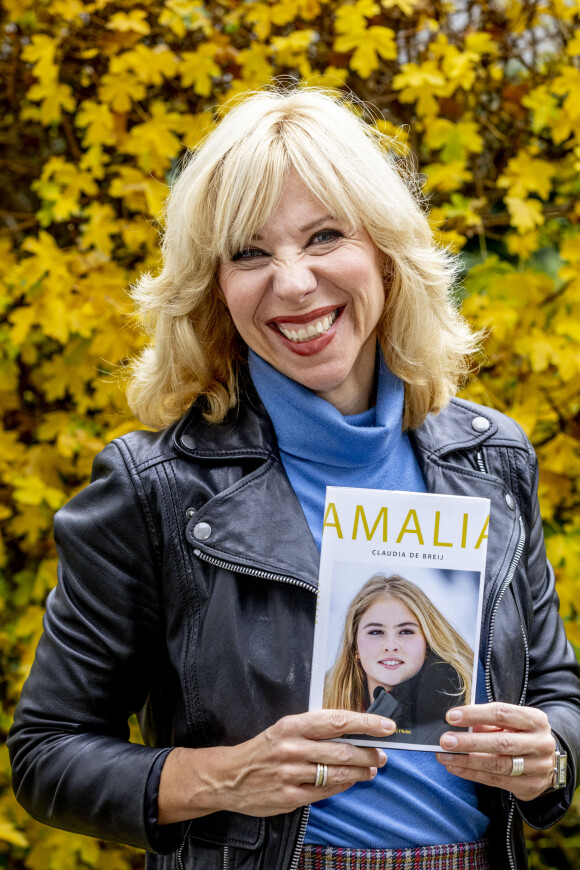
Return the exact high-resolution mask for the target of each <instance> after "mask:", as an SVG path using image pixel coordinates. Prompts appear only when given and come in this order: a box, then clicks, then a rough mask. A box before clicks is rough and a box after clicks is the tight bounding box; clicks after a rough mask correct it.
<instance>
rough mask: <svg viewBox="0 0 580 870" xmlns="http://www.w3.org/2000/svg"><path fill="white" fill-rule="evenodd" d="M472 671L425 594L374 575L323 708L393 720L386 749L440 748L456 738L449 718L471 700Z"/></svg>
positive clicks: (349, 625)
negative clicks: (393, 745)
mask: <svg viewBox="0 0 580 870" xmlns="http://www.w3.org/2000/svg"><path fill="white" fill-rule="evenodd" d="M387 655H388V656H389V658H387ZM473 664H474V659H473V651H472V650H471V649H470V647H469V645H468V644H467V643H466V642H465V640H464V639H463V637H462V636H461V635H460V634H459V632H458V631H456V630H455V629H454V628H453V626H452V625H451V624H450V623H449V622H448V621H447V620H446V619H445V617H444V616H443V615H442V614H441V613H440V612H439V610H438V609H437V608H436V607H435V606H434V604H433V602H432V601H431V600H430V599H429V598H428V597H427V595H425V593H424V592H423V590H422V589H421V588H420V587H419V586H417V585H415V583H412V582H411V581H410V580H407V579H405V578H404V577H399V576H398V575H396V574H393V575H392V576H390V577H385V576H384V575H382V574H376V575H375V576H374V577H371V578H370V580H367V582H366V583H365V584H364V586H363V587H362V588H361V589H360V590H359V591H358V593H357V594H356V595H355V597H354V598H353V600H352V601H351V603H350V605H349V608H348V610H347V613H346V618H345V625H344V631H343V635H342V641H341V646H340V650H339V653H338V657H337V660H336V662H335V664H334V666H333V668H332V669H331V670H330V671H329V673H328V674H327V677H326V680H325V690H324V703H323V706H324V707H325V708H326V709H329V710H333V709H337V710H359V711H362V710H367V711H368V712H369V713H375V714H377V715H381V716H387V717H388V718H390V719H393V720H394V721H395V722H396V723H397V730H396V732H395V733H394V734H393V735H391V737H388V738H386V740H385V743H387V744H388V743H390V742H397V743H414V744H429V743H435V744H437V745H438V744H439V739H440V737H442V736H443V734H444V732H445V731H448V730H450V726H449V725H447V724H446V722H445V714H446V713H447V711H448V710H449V709H451V707H454V706H456V705H460V704H465V703H466V701H468V700H470V699H471V683H472V673H473Z"/></svg>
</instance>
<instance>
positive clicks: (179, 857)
mask: <svg viewBox="0 0 580 870" xmlns="http://www.w3.org/2000/svg"><path fill="white" fill-rule="evenodd" d="M190 827H191V822H189V824H188V826H187V828H186V831H185V835H184V837H183V840H182V841H181V846H180V847H179V849H178V850H177V866H178V867H179V870H185V868H184V866H183V850H184V848H185V841H186V840H187V835H188V834H189V829H190Z"/></svg>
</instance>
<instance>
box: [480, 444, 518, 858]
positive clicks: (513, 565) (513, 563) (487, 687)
mask: <svg viewBox="0 0 580 870" xmlns="http://www.w3.org/2000/svg"><path fill="white" fill-rule="evenodd" d="M477 456H478V464H479V461H480V454H479V453H478V455H477ZM481 461H482V463H483V460H481ZM518 519H519V523H520V536H519V538H518V544H517V547H516V551H515V553H514V555H513V558H512V561H511V563H510V566H509V570H508V572H507V574H506V576H505V580H504V581H503V583H502V584H501V587H500V590H499V592H498V594H497V597H496V599H495V602H494V605H493V610H492V613H491V620H490V624H489V642H488V647H487V657H486V662H485V690H486V693H487V699H488V701H493V700H494V697H493V692H492V690H491V649H492V645H493V632H494V627H495V618H496V616H497V611H498V608H499V605H500V603H501V600H502V598H503V596H504V595H505V593H506V590H507V589H508V588H509V586H510V584H511V582H512V580H513V577H514V574H515V572H516V568H517V566H518V563H519V561H520V559H521V557H522V553H523V551H524V546H525V543H526V530H525V528H524V522H523V520H522V518H521V517H518ZM520 627H521V629H522V634H523V638H524V647H525V651H526V670H525V674H524V685H523V688H522V693H521V695H520V700H519V704H520V705H521V704H523V702H524V698H525V696H526V691H527V687H528V679H529V647H528V641H527V638H526V634H525V631H524V627H523V625H521V623H520ZM514 811H515V798H514V796H513V794H510V798H509V813H508V820H507V826H506V850H507V856H508V861H509V865H510V868H511V870H516V865H515V861H514V856H513V852H512V844H511V833H512V824H513V819H514Z"/></svg>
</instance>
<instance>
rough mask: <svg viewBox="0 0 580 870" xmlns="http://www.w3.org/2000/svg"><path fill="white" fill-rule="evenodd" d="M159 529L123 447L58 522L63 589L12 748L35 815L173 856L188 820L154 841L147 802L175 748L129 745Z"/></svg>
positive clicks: (152, 626) (151, 629) (98, 466)
mask: <svg viewBox="0 0 580 870" xmlns="http://www.w3.org/2000/svg"><path fill="white" fill-rule="evenodd" d="M154 534H155V530H154V525H153V522H152V519H151V517H148V516H147V515H146V513H145V510H144V501H140V499H139V497H138V494H137V492H136V490H135V488H134V483H133V481H132V479H131V476H130V474H129V473H128V470H127V468H126V466H125V463H124V462H123V459H122V456H121V452H120V450H119V447H118V446H117V445H116V444H115V443H114V442H113V443H112V444H110V445H108V446H107V447H106V448H105V450H104V451H103V452H102V453H101V454H100V455H99V456H98V457H97V459H96V461H95V465H94V468H93V480H92V483H91V484H90V486H88V487H87V488H86V489H85V490H83V491H82V492H81V493H80V494H79V495H78V496H76V498H74V499H73V500H72V501H71V502H69V503H68V504H67V505H66V506H65V507H64V508H63V509H62V510H61V511H59V512H58V514H57V516H56V517H55V539H56V542H57V548H58V551H59V556H60V565H59V579H58V584H57V587H56V589H54V590H53V591H52V592H51V594H50V596H49V598H48V602H47V609H46V616H45V621H44V634H43V636H42V638H41V640H40V642H39V645H38V649H37V652H36V658H35V661H34V664H33V666H32V670H31V672H30V676H29V678H28V680H27V681H26V683H25V685H24V688H23V691H22V695H21V699H20V702H19V704H18V707H17V710H16V716H15V721H14V725H13V727H12V729H11V732H10V736H9V741H8V746H9V750H10V755H11V760H12V772H13V785H14V790H15V793H16V797H17V799H18V801H19V802H20V803H21V804H22V805H23V806H24V807H25V808H26V810H28V812H29V813H30V814H31V815H32V816H33V817H34V818H36V819H38V820H39V821H42V822H44V823H46V824H49V825H54V826H56V827H60V828H65V829H67V830H69V831H74V832H77V833H82V834H88V835H91V836H94V837H100V838H103V839H108V840H115V841H118V842H122V843H126V844H129V845H132V846H137V847H140V848H143V849H154V850H157V851H171V850H172V849H174V848H176V847H177V845H178V842H176V836H177V834H178V832H177V831H176V827H178V826H168V829H167V830H166V831H164V832H163V833H161V835H159V832H160V831H162V829H158V830H157V832H155V836H154V837H153V838H152V837H151V836H149V834H148V825H147V817H148V816H149V815H150V808H148V807H146V805H145V803H146V787H147V781H148V778H149V774H150V771H151V770H152V768H153V766H154V765H155V761H156V759H157V758H158V757H159V756H160V755H161V754H162V753H163V752H164V750H163V749H155V748H152V747H148V746H142V745H138V744H133V743H130V742H129V740H128V737H129V729H128V725H127V719H128V717H129V715H131V713H133V712H136V711H138V710H140V709H141V707H142V706H143V704H144V703H145V700H146V698H147V694H148V681H149V678H150V675H151V674H152V673H153V672H154V670H155V662H154V657H155V651H156V650H157V649H158V643H159V642H160V636H159V635H160V626H161V625H162V613H161V596H160V594H159V590H158V585H159V582H160V569H159V564H160V555H161V554H160V552H159V545H157V546H156V545H155V538H154ZM149 828H150V826H149ZM152 839H153V840H154V841H155V842H151V840H152Z"/></svg>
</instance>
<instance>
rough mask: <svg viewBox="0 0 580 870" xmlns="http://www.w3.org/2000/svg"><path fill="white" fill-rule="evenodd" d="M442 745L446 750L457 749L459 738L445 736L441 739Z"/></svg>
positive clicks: (451, 735)
mask: <svg viewBox="0 0 580 870" xmlns="http://www.w3.org/2000/svg"><path fill="white" fill-rule="evenodd" d="M441 745H442V746H444V747H445V749H455V747H456V746H457V737H455V735H454V734H444V735H443V737H442V738H441Z"/></svg>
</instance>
